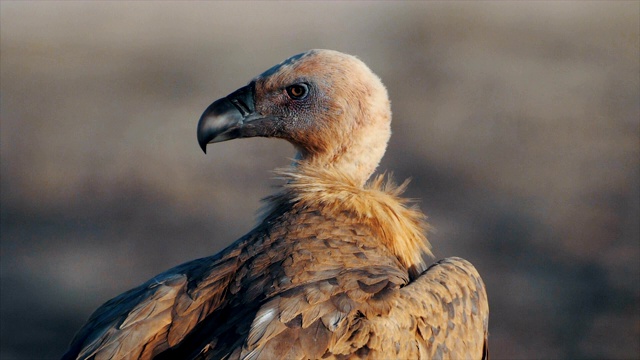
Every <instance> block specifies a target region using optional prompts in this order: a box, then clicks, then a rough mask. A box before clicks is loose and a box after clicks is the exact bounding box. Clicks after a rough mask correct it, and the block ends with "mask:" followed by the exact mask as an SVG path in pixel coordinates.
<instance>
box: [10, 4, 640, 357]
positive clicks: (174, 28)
mask: <svg viewBox="0 0 640 360" xmlns="http://www.w3.org/2000/svg"><path fill="white" fill-rule="evenodd" d="M0 15H1V17H0V30H1V31H0V35H1V49H0V55H1V58H0V59H1V69H0V70H1V96H0V106H1V132H0V149H1V171H2V173H1V175H2V176H1V185H2V194H1V201H2V212H1V226H2V227H1V229H2V230H1V231H2V233H1V236H2V238H1V240H2V242H1V247H0V255H1V285H2V289H1V290H2V291H1V319H2V322H1V324H2V326H1V331H2V333H1V343H0V358H2V359H18V358H20V359H40V358H42V359H45V358H57V357H59V356H60V355H61V354H62V353H63V351H64V350H65V347H66V345H67V343H68V342H69V341H70V340H71V338H72V337H73V334H74V332H75V331H76V330H78V328H79V327H80V326H81V325H82V324H83V322H84V321H85V320H86V319H87V317H88V316H89V315H90V313H91V312H92V311H93V310H94V309H95V308H96V307H98V306H99V305H100V304H101V303H103V302H104V301H106V300H108V299H109V298H111V297H113V296H115V295H117V294H119V293H121V292H123V291H125V290H127V289H129V288H131V287H133V286H135V285H138V284H140V283H142V282H144V281H145V280H147V279H148V278H150V277H152V276H154V275H155V274H157V273H159V272H161V271H163V270H165V269H167V268H169V267H172V266H174V265H177V264H179V263H182V262H185V261H187V260H190V259H194V258H197V257H202V256H205V255H210V254H213V253H215V252H217V251H218V250H220V249H222V248H223V247H225V246H226V245H228V244H229V243H230V242H231V241H233V240H235V239H236V238H237V237H239V236H241V235H242V234H244V233H245V232H247V231H248V230H250V229H251V227H252V226H253V224H254V221H255V216H254V214H255V210H256V209H257V208H258V207H259V206H260V204H259V199H260V198H262V197H264V196H266V195H268V194H270V193H271V192H272V191H273V188H272V187H273V186H274V185H276V184H278V182H277V181H276V180H272V179H271V178H272V174H271V173H270V172H269V171H270V170H271V169H273V168H275V167H282V166H285V165H287V164H288V163H289V158H291V157H292V156H293V151H292V148H291V146H290V145H288V144H286V143H284V142H282V141H278V140H266V139H248V140H237V141H232V142H227V143H222V144H216V145H213V146H210V147H209V154H208V155H206V156H205V155H203V154H202V152H201V151H200V149H199V148H198V145H197V142H196V137H195V133H196V122H197V120H198V118H199V116H200V114H201V112H202V111H203V110H204V109H205V108H206V106H207V105H209V103H211V102H212V101H213V100H215V99H217V98H219V97H221V96H224V95H226V94H228V93H229V92H231V91H233V90H235V89H236V88H238V87H240V86H242V85H244V84H245V83H246V82H247V81H249V80H250V79H251V77H253V76H254V75H257V74H259V73H260V72H262V71H263V70H265V69H267V68H269V67H270V66H272V65H274V64H275V63H277V62H279V61H281V60H283V59H285V58H286V57H288V56H290V55H293V54H296V53H299V52H302V51H305V50H307V49H310V48H330V49H335V50H339V51H343V52H347V53H350V54H355V55H357V56H359V57H360V58H361V59H362V60H364V61H365V62H366V63H367V64H368V65H369V66H370V67H371V68H372V69H373V71H374V72H376V73H377V74H378V75H380V77H381V78H382V79H383V82H384V83H385V84H386V85H387V87H388V89H389V93H390V96H391V99H392V105H393V113H394V122H393V130H394V135H393V137H392V140H391V142H390V145H389V150H388V152H387V155H386V156H385V158H384V160H383V163H382V164H381V167H380V169H381V170H390V171H393V172H394V174H395V177H396V178H398V179H403V178H406V177H412V178H413V182H412V183H411V185H410V187H409V190H408V192H407V196H409V197H413V198H418V199H421V202H420V206H421V208H422V209H423V210H424V211H425V212H426V213H427V214H428V215H429V218H430V222H431V224H432V225H433V227H434V229H435V231H433V232H432V233H431V234H430V240H431V242H432V244H433V246H434V250H435V253H436V256H437V257H438V258H442V257H447V256H454V255H456V256H462V257H465V258H467V259H469V260H470V261H471V262H472V263H474V264H475V265H476V267H477V268H478V269H479V271H480V273H481V274H482V275H483V277H484V279H485V282H486V284H487V288H488V293H489V299H490V305H491V318H490V337H489V342H490V352H491V356H492V358H494V359H516V358H522V359H524V358H527V359H530V358H635V359H637V358H639V357H640V240H639V237H640V233H639V220H638V219H639V218H640V216H639V215H640V214H639V212H640V210H639V207H640V206H639V202H640V194H639V181H640V172H639V169H640V158H639V154H640V153H639V147H640V145H639V141H640V140H639V135H640V132H639V121H640V120H639V117H640V109H639V107H640V100H639V97H640V91H639V87H640V80H639V77H640V69H639V29H640V24H639V17H640V3H639V2H636V1H631V2H600V3H593V2H562V3H556V2H535V3H525V2H499V3H466V2H465V3H293V2H283V3H269V2H257V3H208V2H192V3H191V2H190V3H182V2H180V3H177V2H176V3H174V2H160V3H147V2H143V3H120V2H113V3H111V2H108V3H94V2H46V3H41V2H4V1H3V2H2V3H1V4H0Z"/></svg>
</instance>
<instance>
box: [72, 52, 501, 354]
mask: <svg viewBox="0 0 640 360" xmlns="http://www.w3.org/2000/svg"><path fill="white" fill-rule="evenodd" d="M390 122H391V111H390V105H389V100H388V96H387V92H386V89H385V88H384V86H383V85H382V83H381V82H380V80H379V79H378V78H377V77H376V76H375V75H374V74H373V73H372V72H371V71H370V70H369V69H368V68H367V67H366V65H364V64H363V63H362V62H361V61H359V60H358V59H356V58H354V57H352V56H349V55H345V54H341V53H338V52H335V51H328V50H312V51H309V52H306V53H303V54H300V55H296V56H293V57H291V58H290V59H288V60H286V61H284V62H283V63H281V64H279V65H276V66H274V67H273V68H271V69H269V70H267V71H266V72H265V73H263V74H262V75H260V76H258V77H256V78H255V79H254V80H253V81H252V82H251V83H250V84H249V85H247V86H245V87H243V88H241V89H239V90H238V91H236V92H234V93H232V94H230V95H229V96H227V97H225V98H222V99H220V100H218V101H216V102H214V103H213V104H211V106H209V108H208V109H207V110H206V111H205V113H204V114H203V116H202V118H201V119H200V122H199V124H198V141H199V143H200V145H201V146H202V147H203V149H205V148H206V145H207V144H208V143H212V142H219V141H225V140H230V139H234V138H241V137H251V136H263V137H278V138H283V139H285V140H287V141H289V142H290V143H292V144H293V145H294V146H295V148H296V149H297V151H298V155H297V158H296V161H295V163H294V164H293V165H292V166H291V167H290V168H288V169H284V170H279V171H278V174H279V175H280V176H281V177H282V178H283V179H284V180H285V181H286V182H285V185H283V187H282V189H281V190H280V191H279V192H278V193H277V194H275V195H273V196H272V197H270V198H268V199H267V200H266V201H267V208H266V210H265V212H264V220H262V221H261V222H260V223H259V224H258V225H257V226H256V228H255V229H254V230H252V231H251V232H249V233H248V234H247V235H245V236H243V237H242V238H240V239H239V240H237V241H236V242H234V243H233V244H231V245H230V246H229V247H227V248H226V249H225V250H223V251H222V252H220V253H218V254H217V255H214V256H211V257H207V258H202V259H198V260H194V261H191V262H188V263H185V264H183V265H180V266H178V267H175V268H173V269H171V270H168V271H166V272H164V273H162V274H160V275H158V276H156V277H155V278H153V279H151V280H149V281H148V282H146V283H145V284H142V285H141V286H139V287H137V288H135V289H132V290H130V291H128V292H126V293H124V294H122V295H120V296H118V297H116V298H114V299H112V300H110V301H108V302H107V303H106V304H104V305H103V306H102V307H100V308H99V309H98V310H96V312H95V313H94V314H93V315H92V316H91V318H90V319H89V321H88V322H87V324H86V325H85V326H84V327H83V328H82V329H81V330H80V332H79V333H78V334H77V335H76V337H75V338H74V340H73V342H72V344H71V346H70V348H69V350H68V352H67V353H66V354H65V356H64V358H65V359H75V358H80V359H86V358H94V359H130V358H142V359H149V358H152V357H157V358H165V359H171V358H182V359H184V358H187V359H188V358H197V359H219V358H224V359H239V358H240V359H277V358H287V359H307V358H373V359H391V358H395V359H410V358H421V359H431V358H433V359H443V358H450V359H462V358H473V359H480V358H485V357H486V354H487V343H486V341H487V326H488V316H489V309H488V302H487V295H486V291H485V288H484V284H483V282H482V280H481V278H480V276H479V275H478V272H477V271H476V270H475V268H474V267H473V266H472V265H471V264H470V263H469V262H467V261H465V260H463V259H460V258H448V259H444V260H441V261H439V262H437V263H435V264H433V265H431V266H430V267H428V268H427V265H426V262H425V257H427V256H428V255H431V252H430V250H429V245H428V242H427V240H426V238H425V236H424V232H425V230H426V229H425V223H424V215H423V214H422V213H421V212H420V211H418V210H417V209H415V208H413V207H410V206H408V204H407V200H405V199H402V198H400V197H399V196H400V194H401V193H402V191H403V190H404V186H405V185H404V184H403V185H402V186H396V185H394V184H392V183H391V181H389V180H385V179H384V177H383V176H378V177H376V178H374V179H373V180H372V181H370V182H367V180H368V179H369V177H370V176H371V174H372V173H373V172H374V171H375V169H376V167H377V165H378V163H379V161H380V159H381V157H382V155H383V154H384V151H385V149H386V144H387V141H388V139H389V136H390V134H391V132H390Z"/></svg>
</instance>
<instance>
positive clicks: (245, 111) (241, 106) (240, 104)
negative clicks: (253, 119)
mask: <svg viewBox="0 0 640 360" xmlns="http://www.w3.org/2000/svg"><path fill="white" fill-rule="evenodd" d="M231 103H232V104H233V105H234V106H235V107H236V108H237V109H238V111H240V114H242V116H247V115H249V114H251V109H249V106H247V104H245V102H244V101H242V100H240V99H231Z"/></svg>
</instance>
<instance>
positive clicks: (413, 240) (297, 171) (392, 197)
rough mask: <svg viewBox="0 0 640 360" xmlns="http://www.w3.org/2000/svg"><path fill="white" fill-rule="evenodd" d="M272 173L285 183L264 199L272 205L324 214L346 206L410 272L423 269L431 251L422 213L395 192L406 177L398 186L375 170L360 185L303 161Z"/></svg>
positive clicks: (401, 189)
mask: <svg viewBox="0 0 640 360" xmlns="http://www.w3.org/2000/svg"><path fill="white" fill-rule="evenodd" d="M276 174H278V175H280V176H282V177H283V178H284V179H286V180H287V183H286V184H285V185H283V191H281V192H280V193H279V194H277V195H275V196H274V197H272V198H271V199H270V202H271V206H272V207H277V206H278V205H279V204H281V203H282V202H283V201H284V202H289V203H291V204H292V205H293V206H294V208H296V207H297V208H310V209H315V210H319V211H321V212H322V213H324V214H326V215H329V216H331V214H336V215H339V214H343V213H344V212H345V211H346V212H349V213H350V214H352V216H353V217H354V218H355V219H356V221H357V222H359V223H362V224H365V225H368V227H369V228H370V229H371V230H372V232H373V235H374V236H376V237H377V238H378V239H379V240H380V244H381V246H385V247H387V248H388V249H389V250H390V252H391V253H392V254H394V255H395V256H396V257H397V258H398V260H399V261H400V263H401V264H402V265H404V266H405V267H406V269H407V271H408V272H409V274H410V275H411V277H412V278H413V277H415V276H417V275H419V274H420V273H422V272H423V271H424V270H426V268H427V264H426V262H425V260H426V259H425V258H426V257H427V256H433V254H432V253H431V250H430V248H431V246H430V244H429V242H428V241H427V238H426V236H425V232H426V230H427V228H428V226H427V224H426V222H425V216H424V214H423V213H422V212H421V211H420V210H419V209H417V208H416V207H414V206H411V207H409V206H407V205H408V203H409V200H408V199H405V198H401V197H399V195H400V194H402V193H403V192H404V190H405V188H406V186H407V185H408V181H405V182H404V183H403V184H402V185H400V186H398V185H395V184H394V183H393V181H392V180H391V179H390V178H389V177H387V176H385V175H378V176H376V177H375V178H374V179H373V180H372V181H370V182H368V183H367V184H365V185H364V186H360V185H359V184H358V183H357V181H355V180H354V179H353V178H352V177H350V176H348V175H346V174H345V173H344V172H342V171H340V170H339V169H335V168H327V167H315V166H309V165H307V164H304V163H300V164H298V166H297V167H292V168H288V169H279V170H276Z"/></svg>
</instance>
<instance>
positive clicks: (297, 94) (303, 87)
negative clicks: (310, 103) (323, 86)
mask: <svg viewBox="0 0 640 360" xmlns="http://www.w3.org/2000/svg"><path fill="white" fill-rule="evenodd" d="M307 94H309V86H307V84H303V83H300V84H294V85H291V86H287V95H289V97H290V98H292V99H293V100H301V99H304V98H306V97H307Z"/></svg>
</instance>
